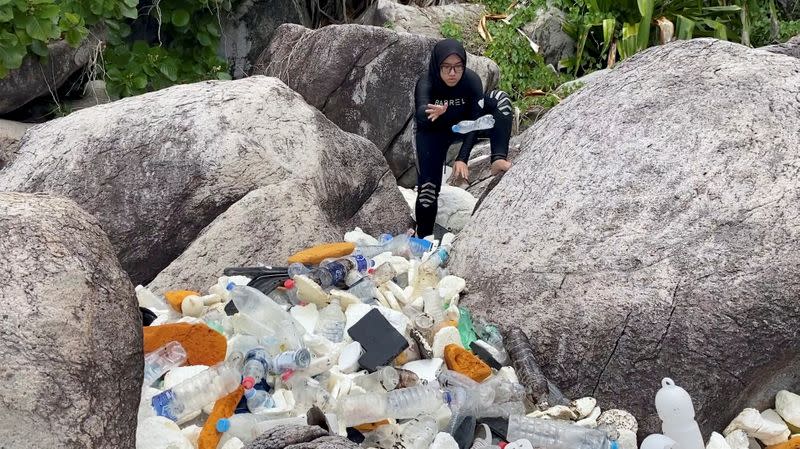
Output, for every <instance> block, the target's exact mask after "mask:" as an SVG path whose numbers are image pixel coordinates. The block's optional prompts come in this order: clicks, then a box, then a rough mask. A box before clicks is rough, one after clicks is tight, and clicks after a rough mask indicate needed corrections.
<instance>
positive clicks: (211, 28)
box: [206, 22, 220, 37]
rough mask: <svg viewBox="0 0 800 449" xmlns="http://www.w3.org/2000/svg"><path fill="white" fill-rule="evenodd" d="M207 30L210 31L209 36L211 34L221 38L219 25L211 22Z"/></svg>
mask: <svg viewBox="0 0 800 449" xmlns="http://www.w3.org/2000/svg"><path fill="white" fill-rule="evenodd" d="M206 30H208V34H210V35H212V36H214V37H219V35H220V33H219V25H217V24H216V23H212V22H209V24H208V25H206Z"/></svg>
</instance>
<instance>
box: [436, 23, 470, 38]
mask: <svg viewBox="0 0 800 449" xmlns="http://www.w3.org/2000/svg"><path fill="white" fill-rule="evenodd" d="M440 31H441V33H442V36H444V37H446V38H449V39H458V40H464V30H463V28H462V27H461V25H460V24H458V23H456V22H454V21H453V19H451V18H447V19H446V20H445V21H444V22H442V25H441V27H440Z"/></svg>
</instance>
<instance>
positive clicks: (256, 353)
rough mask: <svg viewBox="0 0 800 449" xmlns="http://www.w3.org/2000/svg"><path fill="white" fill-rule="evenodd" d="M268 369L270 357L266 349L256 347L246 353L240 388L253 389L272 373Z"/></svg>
mask: <svg viewBox="0 0 800 449" xmlns="http://www.w3.org/2000/svg"><path fill="white" fill-rule="evenodd" d="M270 368H271V367H270V356H269V353H267V350H266V349H264V348H262V347H258V348H254V349H251V350H249V351H247V354H246V355H245V360H244V366H243V367H242V386H243V387H244V388H245V389H250V388H253V386H254V385H255V384H257V383H259V382H261V381H262V380H263V379H264V376H266V375H267V373H268V372H270V371H272V370H271V369H270Z"/></svg>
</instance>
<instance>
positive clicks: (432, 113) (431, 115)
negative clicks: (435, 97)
mask: <svg viewBox="0 0 800 449" xmlns="http://www.w3.org/2000/svg"><path fill="white" fill-rule="evenodd" d="M445 111H447V103H445V104H443V105H438V104H429V105H428V109H425V113H426V114H428V120H430V121H432V122H433V121H436V119H437V118H439V117H440V116H441V115H442V114H444V113H445Z"/></svg>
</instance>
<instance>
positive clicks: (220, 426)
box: [216, 413, 271, 447]
mask: <svg viewBox="0 0 800 449" xmlns="http://www.w3.org/2000/svg"><path fill="white" fill-rule="evenodd" d="M270 418H271V417H270V416H268V415H256V414H252V413H238V414H236V415H233V416H231V417H229V418H222V419H220V420H218V421H217V424H216V429H217V432H222V433H223V435H222V438H221V439H220V441H219V444H218V445H217V447H222V446H223V445H224V444H225V442H226V441H228V440H230V439H231V438H238V439H240V440H241V441H242V443H245V444H247V443H249V442H251V441H253V440H254V439H256V437H258V436H259V435H260V433H256V426H257V425H258V424H259V423H261V422H265V421H268V420H270Z"/></svg>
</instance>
